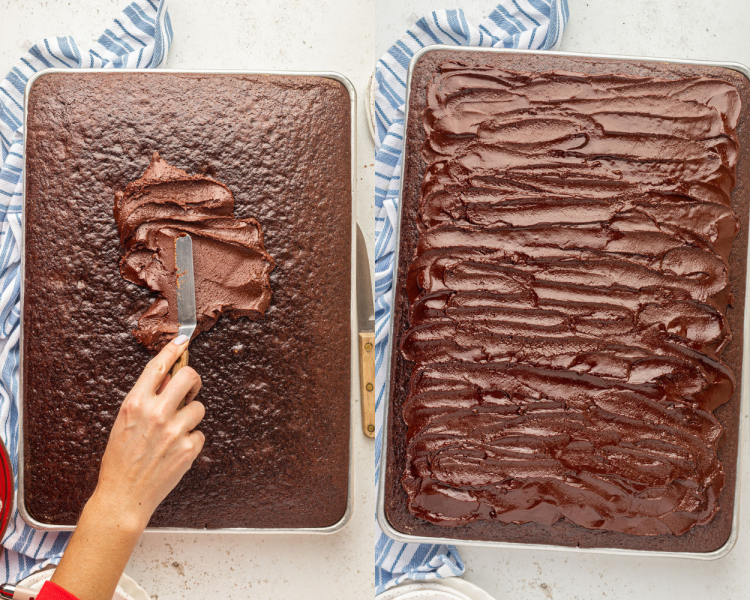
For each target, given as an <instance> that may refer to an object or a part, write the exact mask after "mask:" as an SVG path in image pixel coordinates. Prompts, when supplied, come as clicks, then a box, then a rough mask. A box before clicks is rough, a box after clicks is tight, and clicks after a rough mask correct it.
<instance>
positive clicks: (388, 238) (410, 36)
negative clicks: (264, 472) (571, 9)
mask: <svg viewBox="0 0 750 600" xmlns="http://www.w3.org/2000/svg"><path fill="white" fill-rule="evenodd" d="M567 21H568V3H567V0H503V1H502V2H500V4H498V5H497V6H496V7H495V9H494V10H493V11H492V12H491V13H490V15H489V16H488V17H487V18H486V19H485V20H484V21H482V23H480V25H479V26H478V27H475V26H473V25H470V24H469V23H467V21H466V17H465V16H464V13H463V11H461V10H439V11H436V12H433V13H431V14H430V15H428V16H426V17H424V18H422V19H420V20H419V21H417V22H416V23H415V24H414V26H413V27H412V28H411V29H410V30H409V31H407V32H406V34H405V35H404V36H403V37H402V38H401V39H400V40H399V41H397V42H396V43H395V44H394V45H393V46H392V47H391V49H390V50H388V52H386V54H385V55H384V56H383V58H381V59H380V61H378V64H377V67H376V70H375V84H376V87H375V112H376V115H375V119H376V130H377V136H376V139H375V146H376V148H377V151H376V154H375V180H376V181H375V333H376V340H377V341H376V348H375V369H376V375H375V377H376V394H377V397H376V398H377V399H376V405H375V407H376V432H377V436H376V442H375V470H376V475H375V477H376V481H377V478H378V475H379V471H380V459H381V450H382V435H383V413H384V394H385V377H386V371H387V369H388V365H387V364H386V362H385V358H386V347H387V345H388V326H389V320H390V310H391V301H392V288H393V270H394V260H393V258H394V250H395V247H396V243H397V240H396V239H395V237H394V236H395V230H396V224H397V220H398V203H399V183H400V174H401V159H402V158H401V155H402V150H403V135H404V110H405V98H406V70H407V68H408V66H409V61H410V59H411V57H412V56H414V54H415V53H416V52H417V51H419V49H420V48H423V47H425V46H430V45H433V44H449V45H460V46H485V47H496V48H526V49H538V50H549V49H551V48H555V47H556V46H557V45H558V44H559V43H560V39H561V38H562V34H563V31H564V29H565V25H566V23H567ZM379 534H380V537H379V539H378V542H377V546H376V549H375V593H376V594H380V593H382V592H383V591H385V590H386V589H388V588H390V587H393V586H395V585H398V584H399V583H401V582H402V581H404V580H406V579H435V578H443V577H451V576H454V575H461V574H462V573H463V572H464V565H463V562H462V561H461V557H460V556H459V555H458V552H457V551H456V549H455V548H454V547H453V546H443V545H431V544H402V543H399V542H396V541H394V540H392V539H390V538H389V537H388V536H386V535H385V534H383V533H382V532H379Z"/></svg>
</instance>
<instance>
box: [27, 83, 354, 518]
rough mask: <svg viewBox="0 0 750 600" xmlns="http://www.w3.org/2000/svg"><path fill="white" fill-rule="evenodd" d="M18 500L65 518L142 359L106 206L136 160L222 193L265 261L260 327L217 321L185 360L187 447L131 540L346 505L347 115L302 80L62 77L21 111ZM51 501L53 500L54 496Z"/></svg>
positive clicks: (142, 293)
mask: <svg viewBox="0 0 750 600" xmlns="http://www.w3.org/2000/svg"><path fill="white" fill-rule="evenodd" d="M27 118H28V135H27V141H26V144H27V146H26V152H27V154H26V161H27V162H26V186H27V188H26V207H25V210H26V255H25V275H26V278H25V289H24V311H23V319H24V323H23V327H24V343H23V347H22V350H21V351H22V356H23V410H24V431H23V436H24V480H25V489H24V492H25V496H24V501H25V505H26V508H27V510H28V511H29V513H30V514H31V516H32V517H34V518H35V519H37V520H39V521H41V522H44V523H49V524H54V525H70V524H75V522H76V520H77V518H78V515H79V513H80V511H81V509H82V507H83V505H84V503H85V502H86V500H87V499H88V497H89V495H90V494H91V492H92V491H93V489H94V486H95V485H96V480H97V474H98V468H99V461H100V459H101V455H102V454H103V452H104V448H105V446H106V442H107V438H108V435H109V430H110V428H111V426H112V423H113V422H114V419H115V417H116V415H117V411H118V409H119V406H120V403H121V402H122V399H123V398H124V396H125V394H126V393H127V392H128V390H129V389H130V388H131V387H132V385H133V383H134V382H135V381H136V379H137V377H138V375H139V374H140V372H141V370H142V369H143V366H144V365H145V364H146V362H147V361H148V360H149V357H150V354H149V352H148V351H147V349H146V348H144V346H142V345H141V344H139V343H138V342H137V340H136V339H135V337H134V336H133V334H132V333H131V331H132V330H134V329H136V328H137V326H138V318H139V316H140V315H141V314H143V312H144V310H146V309H147V308H148V307H149V306H150V305H151V304H152V302H153V301H154V299H155V295H154V294H153V293H152V292H150V291H149V290H148V289H146V288H144V287H141V286H139V285H136V284H134V283H131V282H128V281H126V280H125V279H123V278H122V277H121V275H120V271H119V261H120V257H121V250H120V239H119V236H118V229H117V224H116V222H115V219H114V216H113V210H112V208H113V199H114V197H115V193H116V192H118V191H122V190H125V189H126V186H127V185H128V184H130V183H131V182H134V181H136V180H138V179H139V178H141V176H142V175H143V173H144V171H146V169H147V167H148V165H149V161H150V159H151V157H152V155H153V153H154V152H156V151H158V152H159V153H160V154H161V157H162V158H163V159H164V160H165V161H167V162H168V163H169V164H170V165H173V166H174V167H176V168H179V169H182V170H184V171H186V172H187V173H189V174H191V175H198V176H208V177H210V178H211V179H212V180H215V181H217V182H220V183H221V185H223V186H226V188H227V189H228V190H229V191H230V192H231V194H232V195H233V197H234V217H235V218H236V219H237V220H244V221H249V220H250V219H251V217H252V218H255V219H257V221H258V222H260V223H262V226H263V234H264V240H263V241H264V245H265V250H266V251H267V253H268V254H269V255H270V256H271V257H273V259H274V260H275V261H276V267H275V268H274V270H273V271H272V272H271V274H270V287H271V291H272V297H271V298H270V304H269V305H268V308H267V310H266V311H265V317H264V318H262V319H260V320H257V321H251V320H249V319H247V318H237V319H230V318H221V319H220V320H219V321H218V322H217V323H216V324H215V325H214V326H213V327H212V328H211V329H210V330H209V331H206V332H204V333H202V334H201V335H200V336H198V337H197V338H196V339H194V340H193V343H192V344H191V346H190V363H191V366H193V367H194V368H195V369H196V370H197V371H198V372H199V374H200V375H201V377H202V379H203V387H202V389H201V392H200V395H199V399H200V400H201V401H202V402H203V403H204V405H205V406H206V416H205V418H204V420H203V422H202V423H201V425H200V429H201V430H202V431H203V432H204V434H205V436H206V444H205V447H204V449H203V452H202V453H201V455H200V456H199V457H198V459H197V460H196V461H195V463H194V465H193V467H192V469H191V470H190V471H189V472H188V473H187V474H186V475H185V477H184V478H183V480H182V481H181V483H180V484H179V485H178V486H177V487H176V488H175V490H174V491H173V492H172V493H171V494H170V495H169V496H168V497H167V499H166V500H165V501H164V502H163V503H162V505H161V506H160V507H159V508H158V509H157V511H156V512H155V513H154V516H153V518H152V520H151V523H150V526H152V527H153V526H157V527H188V528H204V527H207V528H222V527H258V528H271V527H274V528H278V527H284V528H300V527H326V526H329V525H332V524H335V523H336V522H338V521H339V520H340V519H341V518H342V517H343V515H344V514H345V511H346V505H347V494H348V465H349V429H350V413H349V406H350V390H351V386H350V369H351V367H350V360H351V355H350V352H351V350H350V349H351V330H350V292H351V284H350V282H351V215H352V213H351V206H352V205H351V202H352V195H351V193H352V189H351V120H350V119H351V114H350V97H349V94H348V92H347V90H346V88H345V87H344V86H343V85H342V84H341V83H339V82H337V81H334V80H330V79H325V78H320V77H304V76H293V77H292V76H263V75H224V74H221V75H198V74H172V73H158V72H154V73H146V74H141V73H114V72H113V73H111V74H109V73H106V74H102V73H66V74H48V75H44V76H42V77H40V78H39V79H37V80H36V82H35V83H34V85H33V88H32V90H31V92H30V97H29V104H28V117H27ZM63 489H64V490H65V491H66V493H64V494H61V493H60V490H63Z"/></svg>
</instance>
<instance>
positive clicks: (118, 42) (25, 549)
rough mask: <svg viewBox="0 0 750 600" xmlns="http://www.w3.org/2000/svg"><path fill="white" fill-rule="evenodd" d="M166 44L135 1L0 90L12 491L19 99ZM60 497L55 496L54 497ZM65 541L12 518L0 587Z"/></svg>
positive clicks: (3, 425) (5, 431) (0, 411)
mask: <svg viewBox="0 0 750 600" xmlns="http://www.w3.org/2000/svg"><path fill="white" fill-rule="evenodd" d="M171 42H172V25H171V23H170V21H169V15H168V14H167V2H166V0H136V1H135V2H131V3H130V4H129V5H128V6H127V7H126V8H125V10H123V11H122V13H120V14H119V15H118V17H117V18H116V19H115V20H114V21H113V22H112V24H111V25H110V26H109V28H107V29H106V30H105V31H104V33H103V34H102V36H101V37H100V38H99V40H98V41H97V42H96V44H95V45H94V47H93V48H91V49H90V50H89V51H88V52H81V50H80V49H79V48H78V45H77V44H76V43H75V41H74V40H73V38H72V37H58V38H49V39H46V40H43V41H41V42H39V43H38V44H36V45H34V46H32V47H31V49H30V50H29V51H28V52H27V53H26V54H25V55H24V56H23V57H22V58H21V60H19V61H18V62H17V63H16V65H15V66H14V67H13V69H12V70H11V72H10V73H8V76H7V77H6V78H5V79H4V80H3V81H2V82H0V146H1V147H2V163H0V436H2V439H3V441H4V442H5V445H6V446H7V447H8V453H9V454H10V457H11V462H12V463H13V472H14V474H15V476H16V484H18V476H17V473H18V358H19V321H20V309H19V292H20V289H21V278H20V259H21V254H20V249H21V235H22V231H23V228H22V221H21V206H22V194H23V184H22V177H21V175H22V169H23V94H24V88H25V86H26V82H27V81H28V80H29V78H30V77H31V76H32V75H34V73H37V72H38V71H41V70H43V69H48V68H52V67H69V68H75V67H79V68H102V67H103V68H114V69H116V68H129V69H133V68H148V67H158V66H161V65H162V64H163V63H164V61H165V59H166V57H167V52H168V51H169V46H170V44H171ZM61 492H62V490H61ZM68 537H69V535H68V534H65V533H63V534H54V533H43V532H40V531H36V530H35V529H32V528H31V527H29V526H28V525H26V524H25V523H24V522H23V520H22V519H21V517H20V516H19V514H18V511H15V510H14V514H13V516H12V517H11V520H10V523H9V525H8V530H7V532H6V533H5V536H4V537H3V540H2V545H3V549H2V563H3V564H4V566H5V572H4V573H2V575H0V579H2V581H6V582H11V583H13V582H16V581H19V580H20V579H23V578H24V577H27V576H28V575H30V574H31V573H32V572H34V571H36V570H38V569H40V568H42V567H44V566H46V565H48V564H51V563H55V564H56V563H57V562H58V561H59V560H60V557H61V556H62V552H63V550H64V549H65V545H66V543H67V541H68Z"/></svg>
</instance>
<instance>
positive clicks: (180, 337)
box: [174, 335, 188, 346]
mask: <svg viewBox="0 0 750 600" xmlns="http://www.w3.org/2000/svg"><path fill="white" fill-rule="evenodd" d="M187 341H188V336H186V335H178V336H177V337H176V338H175V339H174V343H175V344H177V345H178V346H182V345H183V344H184V343H185V342H187Z"/></svg>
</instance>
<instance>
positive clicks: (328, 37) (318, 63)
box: [0, 0, 377, 600]
mask: <svg viewBox="0 0 750 600" xmlns="http://www.w3.org/2000/svg"><path fill="white" fill-rule="evenodd" d="M128 2H129V0H46V1H38V0H0V73H2V75H0V77H3V76H4V74H5V73H7V72H8V70H9V69H10V67H11V66H12V65H13V64H14V63H15V61H16V60H18V58H19V57H20V56H21V54H23V52H25V51H26V50H27V49H28V48H29V46H31V44H32V43H35V42H36V41H39V40H41V39H42V38H44V37H49V36H55V35H73V36H74V37H75V39H76V41H77V42H78V44H79V45H80V46H81V47H82V48H88V47H89V46H90V43H91V41H92V40H93V39H95V38H96V37H98V36H99V34H100V33H101V32H102V31H103V30H104V28H105V27H106V26H107V25H108V24H109V23H110V22H111V20H112V18H113V17H114V16H115V15H116V14H117V13H118V12H119V11H120V10H122V8H123V7H124V6H125V5H127V3H128ZM169 11H170V15H171V19H172V26H173V28H174V33H175V38H174V44H173V46H172V49H171V51H170V54H169V60H168V63H167V66H168V67H174V68H208V69H268V70H274V69H275V70H328V71H338V72H340V73H342V74H344V75H346V76H347V77H349V79H351V81H352V82H353V83H354V85H355V87H356V88H357V92H358V94H359V95H360V103H359V104H358V113H359V114H358V117H359V119H358V129H359V131H360V133H361V134H362V135H360V138H359V148H358V158H357V164H358V192H357V216H358V220H359V222H360V223H361V224H362V229H363V231H364V233H365V237H366V238H367V240H368V243H369V245H370V248H372V241H373V229H374V220H373V216H372V214H373V213H372V210H373V205H374V190H373V187H374V180H373V177H372V176H369V174H370V173H371V172H372V171H371V169H372V166H373V163H374V151H373V146H372V143H371V141H370V139H369V135H368V133H367V125H366V122H365V120H364V112H363V111H361V110H359V107H361V96H362V95H363V94H362V92H363V89H364V86H365V84H366V81H367V77H368V76H369V72H370V70H371V68H372V66H373V65H374V63H375V60H376V58H377V53H376V51H375V48H374V46H373V42H372V40H373V33H372V30H373V28H372V23H373V16H374V4H373V0H357V1H356V2H353V1H349V0H316V2H309V1H305V0H284V1H273V2H271V1H266V0H170V3H169ZM354 410H355V411H356V412H355V414H356V430H355V436H354V442H355V444H354V461H355V479H354V483H355V500H354V515H353V517H352V520H351V521H350V522H349V524H348V525H347V526H346V527H345V528H344V529H343V530H342V531H341V532H339V533H337V534H334V535H331V536H299V535H297V536H273V535H267V536H254V535H206V534H201V535H174V534H170V535H164V534H156V533H147V534H145V535H144V536H143V538H142V540H141V542H140V543H139V545H138V547H137V548H136V550H135V552H134V554H133V557H132V559H131V561H130V563H129V564H128V567H127V569H126V572H127V573H128V574H129V575H131V576H132V577H133V578H134V579H135V580H136V581H138V582H139V583H140V584H141V585H143V587H144V588H145V589H146V590H147V591H148V592H149V593H150V594H151V595H152V597H153V598H154V599H157V598H158V599H159V600H172V599H177V598H187V597H191V598H222V599H226V600H235V599H237V600H241V599H246V598H252V599H253V600H286V599H293V598H305V599H307V598H311V599H315V598H326V599H332V600H348V599H351V598H368V597H372V596H373V594H374V591H373V590H374V561H373V555H374V545H375V530H374V526H373V515H374V513H375V502H374V496H375V493H374V488H373V480H374V474H373V443H372V441H371V440H367V439H366V438H365V437H364V436H363V435H362V434H361V429H360V420H359V403H358V402H357V404H356V405H355V407H354Z"/></svg>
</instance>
